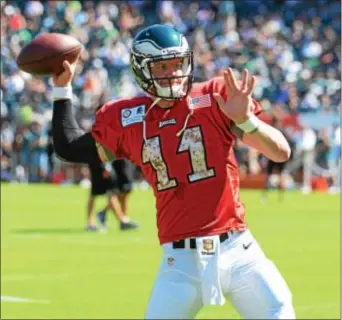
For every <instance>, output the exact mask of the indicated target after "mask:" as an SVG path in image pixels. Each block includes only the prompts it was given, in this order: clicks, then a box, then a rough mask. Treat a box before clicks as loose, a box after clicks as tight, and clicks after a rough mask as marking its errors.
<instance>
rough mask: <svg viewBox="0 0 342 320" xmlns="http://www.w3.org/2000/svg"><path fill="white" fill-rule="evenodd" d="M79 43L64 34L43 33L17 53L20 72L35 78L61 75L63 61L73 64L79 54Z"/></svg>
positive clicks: (80, 46)
mask: <svg viewBox="0 0 342 320" xmlns="http://www.w3.org/2000/svg"><path fill="white" fill-rule="evenodd" d="M81 50H82V45H81V43H80V42H79V41H78V40H77V39H75V38H73V37H71V36H69V35H65V34H60V33H43V34H40V35H38V36H37V37H35V38H34V39H33V40H32V41H31V42H30V43H28V44H27V45H26V46H25V47H24V48H23V49H22V50H21V51H20V53H19V55H18V57H17V65H18V67H19V69H20V70H22V71H25V72H27V73H30V74H32V75H35V76H47V75H53V74H59V73H61V72H62V71H63V70H64V69H63V61H64V60H67V61H69V62H70V63H73V62H74V61H76V60H77V58H78V56H79V54H80V53H81Z"/></svg>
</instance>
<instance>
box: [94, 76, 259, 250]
mask: <svg viewBox="0 0 342 320" xmlns="http://www.w3.org/2000/svg"><path fill="white" fill-rule="evenodd" d="M225 91H226V90H225V85H224V81H223V78H221V77H217V78H214V79H213V80H210V81H207V82H202V83H195V84H193V87H192V89H191V91H190V94H189V95H188V96H187V97H186V98H184V99H182V100H179V101H178V102H177V103H176V104H175V105H174V106H173V107H172V108H170V109H163V108H161V107H159V106H158V105H156V106H154V107H153V108H152V109H151V110H149V108H150V107H151V104H152V100H151V99H150V98H149V97H135V98H133V99H122V100H116V101H110V102H108V103H106V104H105V105H104V106H103V107H102V108H101V109H100V110H99V111H98V112H97V115H96V121H95V123H94V125H93V128H92V135H93V137H94V138H95V140H96V141H97V143H98V144H99V145H101V146H103V147H104V149H106V150H109V151H110V152H111V153H113V154H114V155H115V156H116V157H117V158H128V159H129V160H131V161H133V162H134V163H136V164H137V165H138V166H140V167H141V169H142V172H143V174H144V176H145V177H146V179H147V181H148V182H149V183H150V184H151V186H152V187H153V191H154V194H155V197H156V209H157V225H158V235H159V240H160V243H166V242H171V241H177V240H180V239H184V238H188V237H195V236H204V235H214V234H220V233H223V232H226V231H228V230H244V229H246V227H247V226H246V223H245V220H244V216H245V208H244V205H243V203H242V202H241V201H240V198H239V168H238V165H237V163H236V160H235V157H234V153H233V144H234V141H235V139H236V137H235V136H234V134H233V133H232V131H231V124H232V121H231V120H230V119H229V118H228V117H226V116H225V115H224V114H223V113H222V111H221V109H220V108H219V106H218V104H217V103H216V100H215V99H214V98H213V93H214V92H218V93H220V94H221V95H222V96H223V97H224V99H226V93H225ZM253 103H254V110H253V111H254V113H255V114H258V113H260V112H261V108H260V106H259V104H258V103H257V102H256V101H253ZM190 110H193V113H192V114H191V116H189V113H190ZM147 111H149V112H148V114H147V115H146V117H145V132H146V140H144V134H143V132H144V124H143V121H144V115H145V114H146V112H147ZM188 116H189V118H188V121H187V124H186V126H185V128H184V130H183V131H182V133H181V134H180V135H178V136H177V133H178V132H180V131H181V130H182V128H183V126H184V124H185V122H186V118H187V117H188Z"/></svg>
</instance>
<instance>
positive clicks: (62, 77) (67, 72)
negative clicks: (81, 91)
mask: <svg viewBox="0 0 342 320" xmlns="http://www.w3.org/2000/svg"><path fill="white" fill-rule="evenodd" d="M76 65H77V60H76V61H75V62H74V63H72V64H70V63H69V62H68V61H67V60H65V61H63V68H64V71H63V72H62V73H59V74H55V75H53V77H52V80H53V84H54V86H55V87H68V86H70V85H71V81H72V78H73V76H74V73H75V69H76Z"/></svg>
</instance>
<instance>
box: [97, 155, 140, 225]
mask: <svg viewBox="0 0 342 320" xmlns="http://www.w3.org/2000/svg"><path fill="white" fill-rule="evenodd" d="M107 168H108V170H107V172H109V178H108V179H109V180H110V181H113V182H112V186H109V190H110V191H111V195H110V197H109V201H108V204H107V206H106V207H105V208H104V209H103V210H101V211H100V212H99V213H98V214H97V217H98V219H99V221H100V223H101V226H102V230H105V229H106V227H107V226H106V220H107V210H109V209H112V210H113V211H114V212H116V213H117V212H118V211H117V210H115V209H114V208H116V207H118V210H119V212H120V217H121V219H119V220H120V221H121V223H120V228H121V230H126V229H135V228H137V227H138V224H137V223H135V222H133V221H130V219H129V217H128V212H127V203H128V196H129V194H130V193H131V191H132V188H133V170H134V165H133V164H132V163H131V162H130V161H128V160H126V159H121V160H115V161H113V162H111V163H107ZM109 183H110V184H111V182H109ZM117 201H118V202H119V204H117ZM116 216H117V217H118V215H117V214H116Z"/></svg>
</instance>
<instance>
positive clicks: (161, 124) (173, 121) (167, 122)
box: [158, 118, 176, 128]
mask: <svg viewBox="0 0 342 320" xmlns="http://www.w3.org/2000/svg"><path fill="white" fill-rule="evenodd" d="M175 124H176V119H175V118H173V119H168V120H165V121H160V122H159V123H158V127H159V128H163V127H165V126H168V125H175Z"/></svg>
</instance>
